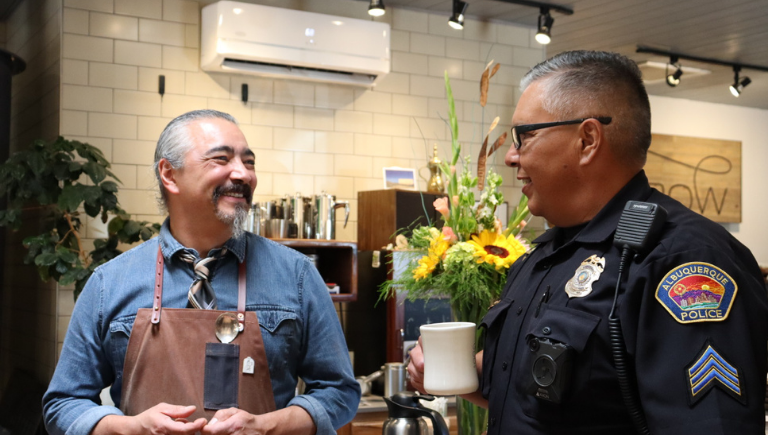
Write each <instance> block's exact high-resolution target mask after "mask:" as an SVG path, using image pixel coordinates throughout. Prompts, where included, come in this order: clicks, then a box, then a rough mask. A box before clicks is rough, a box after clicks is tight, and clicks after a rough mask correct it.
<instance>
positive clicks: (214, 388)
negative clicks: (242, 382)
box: [203, 343, 240, 409]
mask: <svg viewBox="0 0 768 435" xmlns="http://www.w3.org/2000/svg"><path fill="white" fill-rule="evenodd" d="M239 371H240V346H238V345H236V344H225V343H206V344H205V380H204V386H203V406H205V409H226V408H237V407H238V404H237V394H238V391H237V390H238V381H239V379H238V376H239Z"/></svg>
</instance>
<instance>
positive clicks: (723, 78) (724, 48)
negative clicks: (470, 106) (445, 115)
mask: <svg viewBox="0 0 768 435" xmlns="http://www.w3.org/2000/svg"><path fill="white" fill-rule="evenodd" d="M214 1H215V0H199V2H200V3H201V4H208V3H212V2H214ZM244 1H246V2H251V3H272V4H273V5H275V6H285V7H296V8H299V9H300V8H301V4H302V3H303V0H290V1H286V0H244ZM361 1H367V0H361ZM20 2H21V0H0V21H3V20H4V18H5V17H7V14H8V13H9V12H10V11H12V10H13V8H14V7H15V6H17V5H18V3H20ZM283 2H285V3H283ZM467 2H468V4H469V6H468V8H467V12H466V14H467V16H468V17H469V18H475V19H481V20H489V21H502V22H512V23H518V24H523V25H527V26H531V27H536V25H537V19H538V14H539V11H538V9H537V8H535V7H528V6H521V5H516V4H510V3H505V2H504V1H499V0H467ZM546 2H547V3H557V4H560V5H563V6H566V7H568V8H570V9H572V10H573V11H574V14H573V15H564V14H561V13H558V12H552V16H553V17H554V18H555V23H554V25H553V26H552V43H551V44H549V46H548V47H547V54H548V55H549V56H552V55H554V54H557V53H560V52H563V51H567V50H576V49H590V50H608V51H616V52H619V53H622V54H625V55H627V56H629V57H630V58H631V59H634V60H635V61H637V62H638V64H640V65H641V69H642V70H643V74H644V76H645V77H646V78H648V79H650V80H648V81H647V83H646V86H647V89H648V93H649V94H651V95H663V96H668V97H674V98H686V99H690V100H697V101H707V102H711V103H721V104H730V105H736V106H743V107H755V108H760V109H768V72H761V71H756V70H749V69H744V70H742V72H741V77H744V76H748V77H750V78H751V79H752V83H751V84H750V85H749V86H748V87H747V88H745V89H744V92H743V93H742V94H741V96H740V97H739V98H734V97H733V96H732V95H731V94H730V92H728V86H729V85H730V84H731V83H733V71H732V69H731V68H730V67H728V66H718V65H711V64H706V63H701V62H693V61H687V60H681V62H680V63H681V64H682V66H683V67H684V71H685V73H684V74H683V77H682V79H681V83H680V85H678V86H677V87H675V88H672V87H669V86H667V85H666V83H665V82H664V81H663V77H664V71H663V70H659V69H656V68H648V67H645V66H644V65H645V62H647V61H651V63H657V64H662V66H663V64H665V63H667V62H668V61H669V59H668V58H665V57H662V56H656V55H651V54H640V53H636V48H637V46H638V45H644V46H648V47H653V48H657V49H662V50H667V51H672V52H677V53H682V54H687V55H690V56H695V57H704V58H711V59H719V60H723V61H728V62H736V63H744V64H752V65H761V66H764V67H767V68H768V0H728V1H724V0H561V1H558V2H554V1H549V0H547V1H546ZM384 3H385V5H387V6H398V7H403V8H408V9H417V10H424V11H429V12H433V13H439V14H444V15H445V16H446V25H447V19H448V17H449V16H450V14H451V9H452V4H453V2H452V0H384ZM327 13H331V14H334V13H335V11H328V12H327ZM693 69H700V70H706V71H708V73H705V74H698V75H697V74H695V73H694V70H693Z"/></svg>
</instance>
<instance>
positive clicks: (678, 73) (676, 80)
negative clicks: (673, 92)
mask: <svg viewBox="0 0 768 435" xmlns="http://www.w3.org/2000/svg"><path fill="white" fill-rule="evenodd" d="M677 62H678V59H677V56H672V57H670V58H669V63H668V64H667V84H668V85H669V86H672V87H673V88H674V87H675V86H677V85H679V84H680V77H682V76H683V67H681V66H680V64H679V63H677ZM670 65H672V66H674V67H677V69H676V70H675V72H673V73H672V74H670V73H669V66H670Z"/></svg>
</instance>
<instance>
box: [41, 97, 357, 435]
mask: <svg viewBox="0 0 768 435" xmlns="http://www.w3.org/2000/svg"><path fill="white" fill-rule="evenodd" d="M255 158H256V156H255V155H254V153H253V151H251V150H250V149H249V148H248V143H247V142H246V140H245V136H244V135H243V133H242V131H240V129H239V128H238V126H237V121H235V119H234V118H232V117H231V116H230V115H228V114H226V113H222V112H217V111H214V110H198V111H193V112H189V113H186V114H184V115H181V116H179V117H178V118H176V119H174V120H173V121H171V122H170V123H169V124H168V126H167V127H166V128H165V130H164V131H163V133H162V134H161V135H160V139H159V140H158V144H157V149H156V151H155V165H154V169H155V175H156V177H157V181H158V185H159V191H160V192H159V193H160V195H159V202H160V205H161V207H162V208H163V209H164V210H167V212H168V218H167V219H166V220H165V222H164V223H163V226H162V229H161V232H160V235H159V236H158V237H157V238H154V239H152V240H149V241H147V242H145V243H143V244H142V245H140V246H138V247H136V248H134V249H132V250H130V251H128V252H126V253H124V254H122V255H120V256H119V257H117V258H115V259H114V260H112V261H110V262H108V263H106V264H104V265H103V266H101V267H99V268H97V269H96V271H95V272H94V274H93V276H92V277H91V278H90V280H89V281H88V283H87V285H86V286H85V289H84V290H83V292H82V294H81V295H80V298H79V299H78V301H77V304H76V306H75V310H74V312H73V314H72V320H71V322H70V326H69V329H68V331H67V336H66V339H65V341H64V346H63V349H62V352H61V357H60V359H59V363H58V365H57V367H56V372H55V374H54V376H53V379H52V381H51V384H50V386H49V389H48V392H47V393H46V395H45V397H44V399H43V405H44V412H45V422H46V428H47V429H48V432H49V433H51V434H64V433H66V434H68V435H78V434H82V435H87V434H93V435H100V434H144V433H165V434H189V435H192V434H195V433H201V434H204V435H215V434H233V433H236V432H237V433H243V434H257V433H258V434H273V433H274V434H315V433H317V434H334V433H335V429H338V428H339V427H341V426H343V425H344V424H346V423H347V422H349V421H350V420H351V419H352V417H353V416H354V414H355V412H356V410H357V405H358V402H359V400H360V388H359V385H358V383H357V382H356V381H355V380H354V376H353V373H352V367H351V364H350V361H349V358H348V356H347V347H346V344H345V341H344V336H343V334H342V331H341V327H340V324H339V322H338V320H337V318H336V312H335V309H334V307H333V303H332V302H331V299H330V296H329V295H328V292H327V289H326V286H325V284H324V282H323V279H322V278H321V277H320V275H319V273H318V272H317V270H316V269H315V268H314V266H312V264H311V263H310V262H309V260H308V258H307V257H305V256H304V255H302V254H299V253H298V252H295V251H293V250H291V249H289V248H286V247H284V246H282V245H279V244H276V243H274V242H272V241H269V240H267V239H264V238H262V237H259V236H256V235H253V234H251V233H248V232H244V231H243V229H242V228H243V222H244V221H245V218H246V217H247V215H248V210H249V209H250V206H251V200H252V197H253V192H254V189H255V188H256V174H255V170H254V166H255ZM299 377H300V378H301V379H302V380H303V381H304V382H305V384H306V386H307V387H306V391H305V392H304V393H303V394H301V395H298V396H297V395H295V387H296V384H297V382H298V378H299ZM106 387H110V388H109V392H110V396H111V398H112V400H113V401H114V403H115V406H103V405H101V400H100V399H99V394H100V392H101V390H102V389H104V388H106Z"/></svg>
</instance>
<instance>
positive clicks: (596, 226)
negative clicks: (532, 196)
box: [533, 170, 652, 244]
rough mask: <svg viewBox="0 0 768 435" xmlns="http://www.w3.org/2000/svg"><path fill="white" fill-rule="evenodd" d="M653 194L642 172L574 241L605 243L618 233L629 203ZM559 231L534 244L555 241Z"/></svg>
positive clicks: (547, 233) (553, 229) (550, 233)
mask: <svg viewBox="0 0 768 435" xmlns="http://www.w3.org/2000/svg"><path fill="white" fill-rule="evenodd" d="M651 192H652V189H651V186H650V185H649V184H648V177H646V175H645V171H643V170H641V171H640V172H638V173H637V174H636V175H635V176H634V177H632V179H631V180H629V182H628V183H627V184H626V185H625V186H624V187H622V188H621V190H620V191H619V193H617V194H616V195H615V196H614V197H613V198H611V200H610V201H608V204H606V205H605V207H603V208H602V210H600V212H598V213H597V215H596V216H595V217H594V218H593V219H592V220H591V221H589V223H588V224H587V226H586V227H584V229H583V230H581V232H579V234H578V235H577V236H576V237H575V238H574V239H573V240H574V241H577V242H579V243H600V242H604V241H605V240H607V239H608V238H609V237H611V236H613V233H614V231H616V225H618V224H619V218H620V217H621V212H622V211H623V210H624V206H625V205H626V204H627V201H630V200H638V199H640V200H645V199H647V198H648V197H649V196H650V195H651ZM557 231H559V229H558V228H552V229H550V230H549V231H547V232H545V233H544V234H542V235H541V236H539V237H538V238H536V240H534V241H533V243H534V244H539V243H547V242H551V241H552V240H554V238H555V236H556V234H557V233H556V232H557Z"/></svg>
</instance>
